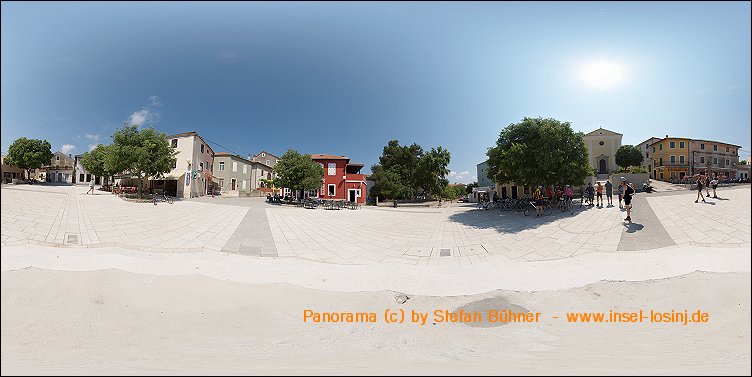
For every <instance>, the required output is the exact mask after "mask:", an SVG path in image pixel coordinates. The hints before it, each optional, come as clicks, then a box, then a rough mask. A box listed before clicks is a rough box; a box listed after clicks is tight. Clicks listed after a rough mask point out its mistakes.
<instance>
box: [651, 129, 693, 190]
mask: <svg viewBox="0 0 752 377" xmlns="http://www.w3.org/2000/svg"><path fill="white" fill-rule="evenodd" d="M690 142H691V139H688V138H682V137H669V136H668V135H666V137H665V138H663V139H660V140H658V141H656V142H654V143H653V144H651V145H650V152H651V153H650V156H651V158H652V160H653V164H652V165H653V170H652V171H651V172H650V177H651V178H652V179H658V180H661V181H670V180H672V179H682V178H684V176H685V175H689V174H691V173H690V153H689V143H690Z"/></svg>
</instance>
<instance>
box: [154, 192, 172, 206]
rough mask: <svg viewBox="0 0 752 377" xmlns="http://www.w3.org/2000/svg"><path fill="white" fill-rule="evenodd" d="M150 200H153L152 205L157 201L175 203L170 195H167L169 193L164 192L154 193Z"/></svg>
mask: <svg viewBox="0 0 752 377" xmlns="http://www.w3.org/2000/svg"><path fill="white" fill-rule="evenodd" d="M152 200H153V202H154V205H157V202H167V203H170V204H172V203H175V201H174V200H173V198H172V196H169V195H167V194H165V193H161V194H156V195H154V199H152Z"/></svg>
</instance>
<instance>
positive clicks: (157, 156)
mask: <svg viewBox="0 0 752 377" xmlns="http://www.w3.org/2000/svg"><path fill="white" fill-rule="evenodd" d="M166 136H167V135H166V134H165V133H163V132H159V131H157V130H155V129H154V128H151V127H148V128H144V129H141V130H139V128H138V126H136V125H130V126H128V125H126V126H123V128H120V129H118V130H116V131H115V134H113V135H112V140H113V143H112V144H111V145H110V146H109V147H107V153H105V159H104V161H105V163H104V169H105V170H106V171H108V172H117V173H130V174H132V175H133V176H135V177H137V178H138V180H139V185H138V194H139V196H140V195H142V193H143V180H144V179H145V178H146V177H154V176H160V175H162V174H165V173H168V172H170V171H171V170H172V166H173V165H174V164H175V162H176V161H177V160H176V158H175V155H176V154H177V153H178V152H177V151H175V150H174V149H172V147H170V144H169V143H168V142H167V139H165V137H166Z"/></svg>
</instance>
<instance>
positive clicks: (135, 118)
mask: <svg viewBox="0 0 752 377" xmlns="http://www.w3.org/2000/svg"><path fill="white" fill-rule="evenodd" d="M148 117H149V110H146V109H141V110H139V111H136V112H134V113H133V114H131V116H130V118H128V122H129V123H130V124H137V125H139V126H140V125H142V124H144V122H145V121H146V118H148Z"/></svg>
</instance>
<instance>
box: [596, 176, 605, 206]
mask: <svg viewBox="0 0 752 377" xmlns="http://www.w3.org/2000/svg"><path fill="white" fill-rule="evenodd" d="M595 195H596V203H597V205H598V207H601V208H603V185H602V184H601V182H600V181H599V182H598V185H596V187H595Z"/></svg>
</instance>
